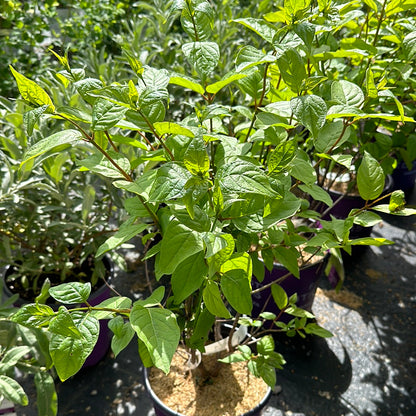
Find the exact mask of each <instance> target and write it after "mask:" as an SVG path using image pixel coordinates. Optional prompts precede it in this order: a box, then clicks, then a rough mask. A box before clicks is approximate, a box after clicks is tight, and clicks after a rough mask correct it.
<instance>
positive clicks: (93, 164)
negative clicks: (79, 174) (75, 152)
mask: <svg viewBox="0 0 416 416" xmlns="http://www.w3.org/2000/svg"><path fill="white" fill-rule="evenodd" d="M107 153H108V155H109V156H110V157H111V159H112V160H113V162H115V163H116V164H117V165H118V166H119V168H120V169H121V171H120V170H119V169H118V168H116V167H115V166H114V164H113V163H112V162H110V160H109V159H108V158H107V157H106V156H104V155H103V154H101V153H99V154H93V155H91V156H88V157H87V158H85V159H82V160H78V161H77V163H78V164H79V165H81V166H82V168H81V170H90V171H91V172H94V173H98V174H99V175H102V176H104V177H107V178H123V179H125V175H128V172H129V171H130V169H131V167H130V162H129V160H128V159H127V158H126V157H125V156H123V155H122V154H121V153H118V152H115V151H114V150H110V151H108V152H107Z"/></svg>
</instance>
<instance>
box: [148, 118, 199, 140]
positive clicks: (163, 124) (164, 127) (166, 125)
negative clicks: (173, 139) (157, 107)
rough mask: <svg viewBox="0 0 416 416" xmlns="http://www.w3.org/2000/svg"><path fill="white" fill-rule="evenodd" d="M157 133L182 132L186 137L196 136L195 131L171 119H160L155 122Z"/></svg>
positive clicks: (160, 134) (161, 134)
mask: <svg viewBox="0 0 416 416" xmlns="http://www.w3.org/2000/svg"><path fill="white" fill-rule="evenodd" d="M153 127H154V129H155V130H156V133H157V134H158V135H159V136H163V135H164V134H180V135H182V136H186V137H194V136H195V135H194V133H192V131H191V130H189V129H187V128H186V127H182V126H180V125H179V124H176V123H173V122H170V121H159V122H156V123H154V124H153Z"/></svg>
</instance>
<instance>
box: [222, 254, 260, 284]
mask: <svg viewBox="0 0 416 416" xmlns="http://www.w3.org/2000/svg"><path fill="white" fill-rule="evenodd" d="M230 270H242V271H244V273H245V275H246V278H247V279H251V276H252V274H253V268H252V264H251V257H250V256H249V255H248V253H234V254H233V255H232V256H231V257H230V258H229V259H228V260H227V261H225V262H224V263H223V264H222V265H221V269H220V271H221V273H227V272H228V271H230Z"/></svg>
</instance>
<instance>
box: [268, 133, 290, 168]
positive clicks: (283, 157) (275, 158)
mask: <svg viewBox="0 0 416 416" xmlns="http://www.w3.org/2000/svg"><path fill="white" fill-rule="evenodd" d="M296 149H297V146H296V142H295V141H294V140H288V141H285V142H283V143H280V144H279V145H278V146H276V148H275V149H274V150H273V151H272V152H271V154H270V157H269V160H268V168H269V174H271V173H280V172H282V171H283V170H285V169H286V167H287V165H288V164H289V163H290V162H291V161H292V159H293V158H294V157H295V155H296Z"/></svg>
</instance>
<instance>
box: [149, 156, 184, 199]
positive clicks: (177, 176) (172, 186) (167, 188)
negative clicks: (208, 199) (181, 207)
mask: <svg viewBox="0 0 416 416" xmlns="http://www.w3.org/2000/svg"><path fill="white" fill-rule="evenodd" d="M190 177H191V174H190V173H189V172H188V170H187V169H185V167H183V166H182V165H180V164H178V163H174V162H169V163H165V164H164V165H163V166H161V167H160V168H158V170H157V175H156V179H155V180H154V183H153V186H152V189H151V191H150V193H149V201H151V202H159V201H169V200H171V199H175V198H181V197H182V196H183V195H184V194H185V185H186V182H187V181H188V179H189V178H190Z"/></svg>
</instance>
